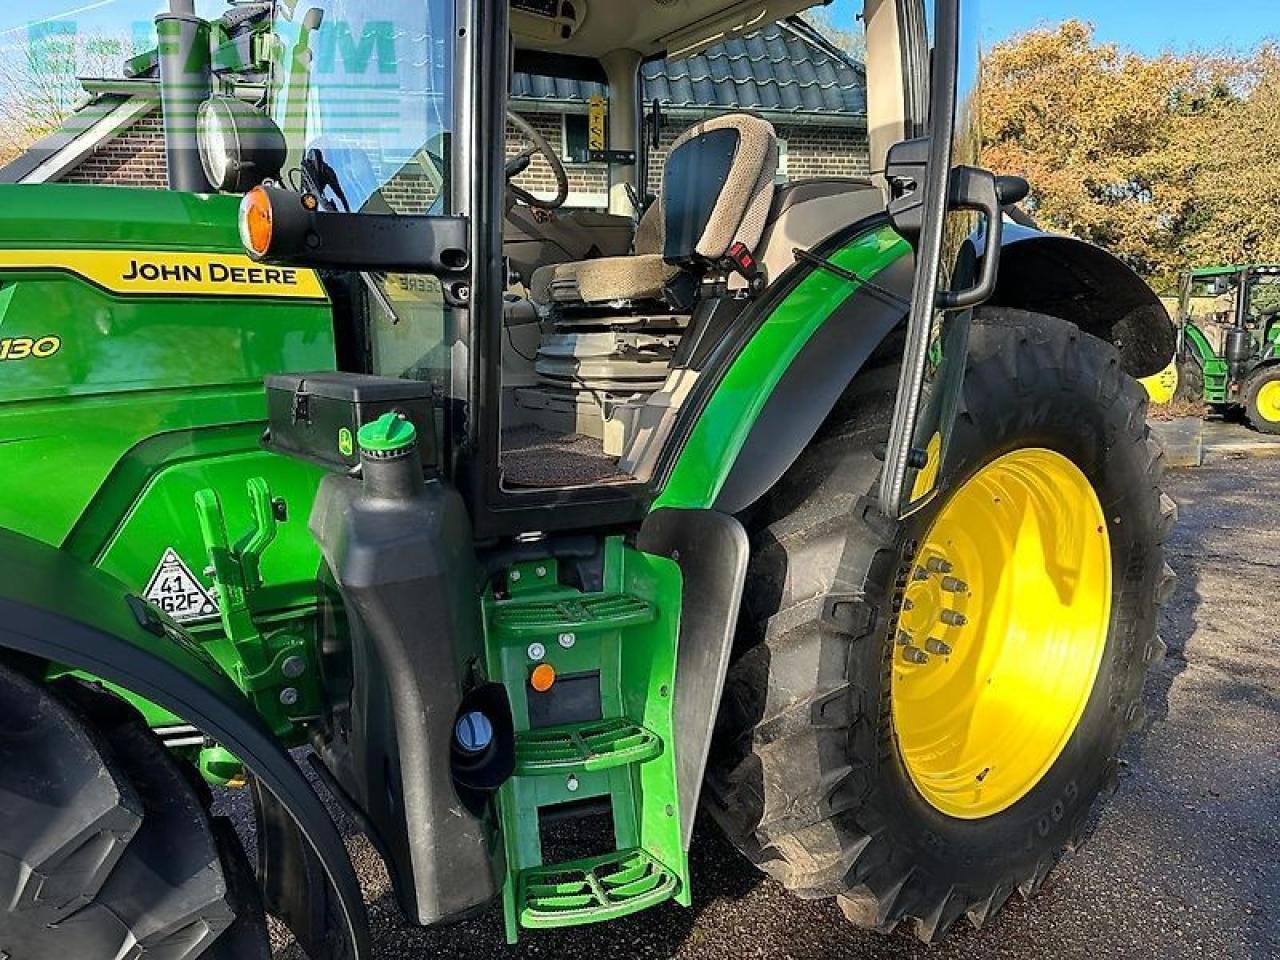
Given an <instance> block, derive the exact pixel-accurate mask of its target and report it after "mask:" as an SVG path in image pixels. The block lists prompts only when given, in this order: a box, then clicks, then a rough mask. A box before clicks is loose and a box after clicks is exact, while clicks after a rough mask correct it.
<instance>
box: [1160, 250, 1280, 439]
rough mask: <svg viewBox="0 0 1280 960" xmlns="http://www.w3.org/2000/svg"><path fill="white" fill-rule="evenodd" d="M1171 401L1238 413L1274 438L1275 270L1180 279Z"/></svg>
mask: <svg viewBox="0 0 1280 960" xmlns="http://www.w3.org/2000/svg"><path fill="white" fill-rule="evenodd" d="M1177 374H1178V375H1177V389H1176V392H1175V394H1174V395H1175V397H1177V398H1178V399H1183V400H1189V401H1194V402H1200V401H1203V402H1204V403H1206V404H1209V405H1210V406H1212V407H1216V408H1219V409H1240V410H1242V411H1243V413H1244V416H1245V419H1246V420H1247V421H1248V422H1249V424H1250V426H1252V427H1253V428H1254V429H1255V430H1259V431H1261V432H1263V433H1280V265H1274V264H1272V265H1254V266H1245V267H1230V266H1228V267H1203V268H1201V269H1199V270H1192V271H1190V272H1189V273H1186V274H1184V275H1183V277H1182V282H1181V284H1180V286H1179V296H1178V354H1177Z"/></svg>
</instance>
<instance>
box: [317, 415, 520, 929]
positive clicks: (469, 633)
mask: <svg viewBox="0 0 1280 960" xmlns="http://www.w3.org/2000/svg"><path fill="white" fill-rule="evenodd" d="M357 442H358V445H359V453H360V476H359V477H358V478H357V477H352V476H343V475H338V474H331V475H329V476H327V477H325V479H324V480H323V482H322V483H321V486H320V491H319V493H318V495H317V498H316V502H315V506H314V508H313V510H312V514H311V531H312V533H313V534H314V536H315V538H316V540H317V541H318V542H319V544H320V548H321V550H322V552H323V554H324V559H325V563H326V564H327V565H328V569H329V573H330V574H331V576H332V579H333V581H334V583H335V585H336V586H337V589H338V590H339V591H340V593H341V595H342V599H343V606H344V608H345V619H346V621H347V628H348V632H349V635H350V636H349V642H350V654H351V663H350V676H351V690H350V713H349V716H347V717H345V718H343V722H342V723H341V724H339V725H338V729H337V730H336V731H335V732H334V735H333V736H332V737H331V738H329V739H328V740H326V741H323V742H321V743H318V744H317V752H318V753H319V754H320V756H321V758H322V759H323V760H324V762H325V766H326V767H327V768H328V770H329V772H330V773H331V774H332V775H333V777H334V779H335V780H336V781H337V783H338V785H339V786H340V787H341V788H342V790H343V791H344V792H345V793H346V794H347V795H348V799H349V800H350V801H352V802H354V804H355V805H356V806H357V807H358V808H359V809H360V811H361V813H362V814H363V817H364V819H365V821H366V822H367V825H368V827H369V828H370V830H371V832H372V833H373V834H374V835H375V836H374V839H375V842H376V843H377V844H378V846H379V847H380V848H381V852H382V853H383V856H384V857H385V858H386V859H387V860H388V866H389V868H390V869H391V871H392V873H393V875H394V880H395V886H396V891H397V895H398V898H399V900H400V905H401V908H402V909H403V910H404V912H405V914H406V916H408V917H409V918H410V919H412V920H415V921H417V922H418V923H421V924H434V923H440V922H442V921H446V920H450V919H454V918H457V917H459V916H462V915H465V914H467V913H469V912H471V911H472V910H474V909H475V908H477V907H479V906H482V905H484V904H487V903H488V902H489V901H490V900H491V899H492V898H493V896H494V895H495V892H496V883H495V879H494V876H493V872H492V871H493V868H492V865H491V860H490V856H489V850H488V846H487V842H486V831H485V827H484V824H483V822H482V821H481V820H480V819H478V818H477V817H476V816H474V815H473V814H472V813H471V812H469V811H468V810H467V809H466V806H465V804H464V803H463V802H462V801H461V800H460V799H459V796H458V794H457V791H456V789H455V785H454V782H453V777H452V774H451V767H450V751H451V747H452V741H453V731H454V724H455V721H456V720H457V715H458V710H459V706H460V704H461V703H462V698H463V695H464V693H465V692H466V689H467V684H468V678H469V677H470V676H473V675H475V674H476V673H477V671H476V670H475V669H474V668H475V667H476V666H477V665H478V664H479V661H480V658H481V656H482V649H483V644H482V633H481V630H482V628H481V623H480V609H479V604H478V603H477V601H476V596H477V593H476V584H477V582H478V575H477V570H476V559H475V549H474V547H473V545H472V540H471V523H470V520H469V518H468V515H467V512H466V508H465V506H464V504H463V502H462V498H461V497H460V496H459V494H458V492H457V491H456V490H454V489H453V488H452V487H450V486H448V485H447V484H446V483H444V482H443V481H441V480H439V479H436V478H432V477H429V476H424V473H423V466H422V458H421V454H420V452H419V445H418V440H417V435H416V431H415V429H414V426H413V424H412V422H411V421H410V420H408V419H407V418H406V417H404V416H401V415H398V414H395V413H389V414H384V415H383V416H381V417H379V418H378V419H377V420H375V421H373V422H372V423H368V424H365V425H364V426H363V427H361V428H360V430H359V432H358V434H357Z"/></svg>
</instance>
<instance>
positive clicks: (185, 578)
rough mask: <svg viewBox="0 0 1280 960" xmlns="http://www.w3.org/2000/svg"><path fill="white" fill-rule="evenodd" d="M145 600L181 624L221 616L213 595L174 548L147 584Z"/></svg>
mask: <svg viewBox="0 0 1280 960" xmlns="http://www.w3.org/2000/svg"><path fill="white" fill-rule="evenodd" d="M146 598H147V600H149V601H150V602H151V603H154V604H155V605H156V606H157V607H159V608H160V609H161V610H163V611H164V612H165V613H167V614H168V615H169V616H171V617H173V619H175V620H178V621H182V620H200V619H202V618H204V617H215V616H217V615H218V605H217V603H216V602H215V601H214V599H213V596H212V595H211V594H210V593H209V591H208V590H206V589H205V588H204V585H203V584H201V583H200V581H199V580H197V579H196V578H195V574H193V573H192V572H191V568H190V567H188V566H187V565H186V564H185V563H183V562H182V558H181V557H180V556H178V554H177V551H175V550H174V549H173V547H169V548H167V549H166V550H165V552H164V556H162V557H161V558H160V565H159V566H158V567H156V572H155V573H153V574H152V575H151V580H150V581H149V582H148V583H147V590H146Z"/></svg>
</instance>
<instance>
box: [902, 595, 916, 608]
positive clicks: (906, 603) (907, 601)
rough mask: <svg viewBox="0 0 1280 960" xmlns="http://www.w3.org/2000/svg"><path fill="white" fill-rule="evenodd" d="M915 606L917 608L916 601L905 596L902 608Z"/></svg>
mask: <svg viewBox="0 0 1280 960" xmlns="http://www.w3.org/2000/svg"><path fill="white" fill-rule="evenodd" d="M915 608H916V605H915V604H914V603H912V602H911V600H910V599H909V598H906V597H904V598H903V600H902V609H903V610H914V609H915Z"/></svg>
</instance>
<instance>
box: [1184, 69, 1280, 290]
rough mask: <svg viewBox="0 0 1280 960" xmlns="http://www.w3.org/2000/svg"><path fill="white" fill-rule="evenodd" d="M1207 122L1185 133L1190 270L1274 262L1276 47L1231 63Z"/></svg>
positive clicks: (1277, 223) (1279, 74)
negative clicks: (1189, 163)
mask: <svg viewBox="0 0 1280 960" xmlns="http://www.w3.org/2000/svg"><path fill="white" fill-rule="evenodd" d="M1223 72H1224V73H1225V74H1226V76H1227V77H1228V79H1229V82H1228V84H1227V89H1226V90H1225V91H1224V93H1223V95H1222V96H1220V97H1219V98H1218V100H1217V102H1216V103H1215V104H1214V109H1213V111H1212V114H1211V116H1210V117H1209V118H1208V120H1207V122H1205V123H1203V124H1200V125H1198V126H1194V127H1192V128H1191V129H1189V130H1188V131H1187V133H1186V141H1185V142H1186V147H1187V150H1188V152H1189V153H1190V154H1192V155H1193V156H1194V158H1195V162H1194V164H1193V166H1192V172H1191V192H1192V197H1193V204H1192V209H1191V213H1190V215H1189V216H1188V218H1187V221H1186V224H1185V229H1184V231H1183V236H1182V240H1181V244H1180V247H1179V253H1180V254H1181V257H1182V259H1183V261H1184V262H1185V263H1187V264H1189V265H1194V266H1200V265H1204V264H1209V263H1280V47H1277V46H1275V45H1274V44H1272V45H1266V46H1264V47H1262V48H1261V49H1260V50H1259V51H1258V52H1257V53H1256V54H1253V55H1251V56H1248V57H1242V58H1233V59H1231V60H1230V61H1228V65H1227V66H1226V67H1225V68H1224V71H1223Z"/></svg>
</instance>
